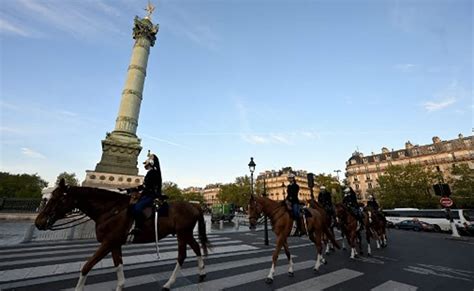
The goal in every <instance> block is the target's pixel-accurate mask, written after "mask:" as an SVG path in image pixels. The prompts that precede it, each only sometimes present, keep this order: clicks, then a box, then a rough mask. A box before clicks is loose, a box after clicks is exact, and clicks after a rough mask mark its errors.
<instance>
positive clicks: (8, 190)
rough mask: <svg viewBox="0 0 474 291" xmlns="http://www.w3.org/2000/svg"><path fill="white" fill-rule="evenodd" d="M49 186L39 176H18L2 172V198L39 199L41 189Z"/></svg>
mask: <svg viewBox="0 0 474 291" xmlns="http://www.w3.org/2000/svg"><path fill="white" fill-rule="evenodd" d="M47 186H48V182H46V181H45V180H43V179H41V177H40V176H38V174H33V175H29V174H17V175H13V174H10V173H7V172H0V197H17V198H27V197H28V198H29V197H32V198H39V197H41V189H43V188H44V187H47Z"/></svg>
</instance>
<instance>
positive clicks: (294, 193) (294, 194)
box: [286, 174, 301, 235]
mask: <svg viewBox="0 0 474 291" xmlns="http://www.w3.org/2000/svg"><path fill="white" fill-rule="evenodd" d="M288 180H289V181H290V184H289V185H288V187H286V193H287V196H286V200H288V201H290V203H291V209H292V214H293V219H295V220H296V227H297V229H296V233H295V235H301V220H300V201H299V199H298V192H299V191H300V186H298V184H296V180H295V175H293V174H290V175H289V176H288Z"/></svg>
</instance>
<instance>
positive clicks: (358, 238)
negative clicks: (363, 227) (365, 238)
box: [357, 230, 364, 255]
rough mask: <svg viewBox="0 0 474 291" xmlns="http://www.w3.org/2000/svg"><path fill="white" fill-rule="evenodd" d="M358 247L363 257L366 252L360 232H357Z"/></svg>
mask: <svg viewBox="0 0 474 291" xmlns="http://www.w3.org/2000/svg"><path fill="white" fill-rule="evenodd" d="M357 245H358V247H359V253H360V254H361V255H363V254H364V250H363V249H362V235H361V234H360V230H359V231H357Z"/></svg>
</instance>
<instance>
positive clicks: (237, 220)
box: [235, 218, 240, 230]
mask: <svg viewBox="0 0 474 291" xmlns="http://www.w3.org/2000/svg"><path fill="white" fill-rule="evenodd" d="M239 226H240V219H238V218H237V219H236V222H235V230H239Z"/></svg>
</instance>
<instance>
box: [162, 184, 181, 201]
mask: <svg viewBox="0 0 474 291" xmlns="http://www.w3.org/2000/svg"><path fill="white" fill-rule="evenodd" d="M161 191H162V193H163V194H164V195H167V196H168V198H169V201H170V202H172V201H184V200H185V199H184V195H183V192H182V191H181V189H179V188H178V185H177V184H176V183H173V182H163V185H162V187H161Z"/></svg>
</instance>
